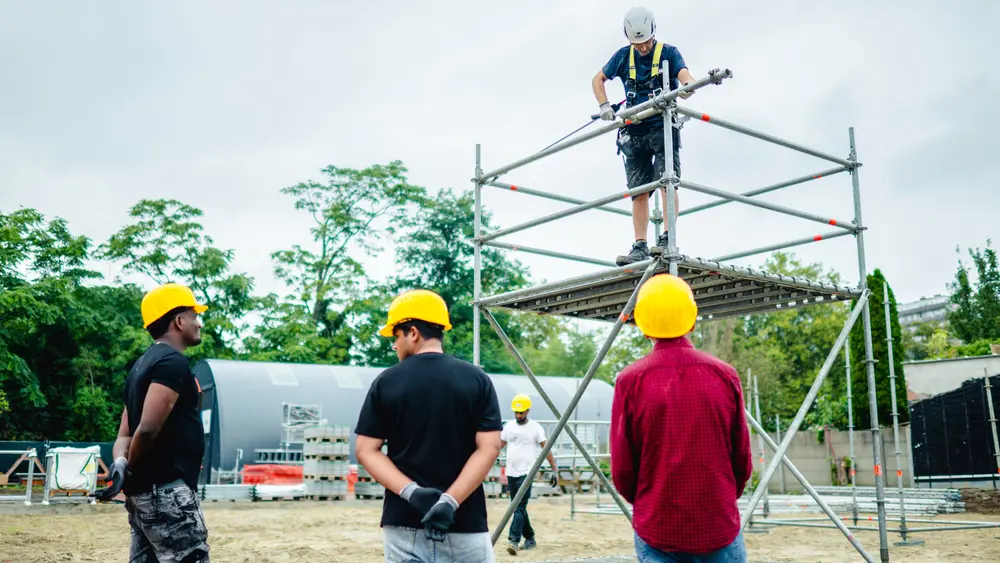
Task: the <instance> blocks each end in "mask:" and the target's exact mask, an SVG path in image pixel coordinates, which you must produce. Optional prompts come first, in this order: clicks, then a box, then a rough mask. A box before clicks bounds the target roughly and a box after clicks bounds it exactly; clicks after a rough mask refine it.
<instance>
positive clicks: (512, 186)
mask: <svg viewBox="0 0 1000 563" xmlns="http://www.w3.org/2000/svg"><path fill="white" fill-rule="evenodd" d="M510 191H512V192H516V191H517V186H515V185H514V184H511V185H510Z"/></svg>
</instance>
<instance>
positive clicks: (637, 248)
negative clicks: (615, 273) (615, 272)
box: [615, 240, 649, 266]
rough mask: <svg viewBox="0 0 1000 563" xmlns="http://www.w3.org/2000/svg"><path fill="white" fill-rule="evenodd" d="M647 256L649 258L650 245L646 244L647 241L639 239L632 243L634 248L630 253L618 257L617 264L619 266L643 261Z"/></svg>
mask: <svg viewBox="0 0 1000 563" xmlns="http://www.w3.org/2000/svg"><path fill="white" fill-rule="evenodd" d="M647 258H649V247H648V246H646V241H644V240H639V241H636V242H635V243H634V244H632V250H631V251H630V252H629V253H628V254H626V255H625V256H619V257H618V258H616V259H615V264H617V265H618V266H626V265H628V264H634V263H636V262H642V261H643V260H646V259H647Z"/></svg>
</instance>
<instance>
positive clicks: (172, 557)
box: [125, 481, 209, 563]
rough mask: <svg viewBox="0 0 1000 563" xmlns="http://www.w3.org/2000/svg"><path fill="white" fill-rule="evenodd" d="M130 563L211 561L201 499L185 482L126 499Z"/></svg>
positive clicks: (203, 562)
mask: <svg viewBox="0 0 1000 563" xmlns="http://www.w3.org/2000/svg"><path fill="white" fill-rule="evenodd" d="M125 508H126V510H128V523H129V526H131V528H132V537H131V545H130V548H129V562H130V563H153V562H158V563H208V561H209V559H208V528H207V527H206V526H205V516H204V514H203V513H202V511H201V505H200V504H199V503H198V498H197V497H196V496H195V494H194V491H192V490H191V489H190V488H189V487H188V486H187V485H186V484H184V483H183V482H182V481H175V482H173V483H169V484H166V485H160V486H158V487H157V488H156V489H154V490H153V491H151V492H148V493H141V494H138V495H135V496H130V497H128V498H127V499H126V502H125Z"/></svg>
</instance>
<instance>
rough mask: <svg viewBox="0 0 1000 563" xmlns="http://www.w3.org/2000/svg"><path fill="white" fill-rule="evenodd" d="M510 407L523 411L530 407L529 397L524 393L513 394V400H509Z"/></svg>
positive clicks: (516, 410) (515, 410)
mask: <svg viewBox="0 0 1000 563" xmlns="http://www.w3.org/2000/svg"><path fill="white" fill-rule="evenodd" d="M510 408H511V410H513V411H514V412H524V411H526V410H528V409H530V408H531V397H529V396H527V395H525V394H524V393H518V394H517V395H514V400H513V401H511V402H510Z"/></svg>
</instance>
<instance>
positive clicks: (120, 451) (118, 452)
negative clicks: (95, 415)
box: [111, 408, 132, 459]
mask: <svg viewBox="0 0 1000 563" xmlns="http://www.w3.org/2000/svg"><path fill="white" fill-rule="evenodd" d="M131 443H132V433H131V432H130V431H129V429H128V408H125V409H123V410H122V420H121V423H119V424H118V437H117V438H115V445H114V446H112V447H111V457H112V459H118V458H120V457H123V458H125V459H128V448H129V445H130V444H131Z"/></svg>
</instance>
